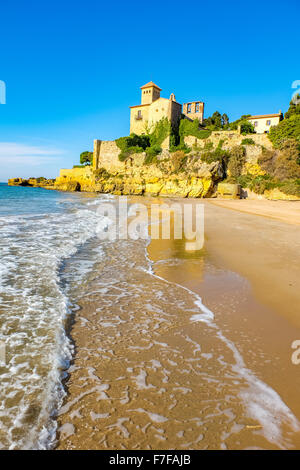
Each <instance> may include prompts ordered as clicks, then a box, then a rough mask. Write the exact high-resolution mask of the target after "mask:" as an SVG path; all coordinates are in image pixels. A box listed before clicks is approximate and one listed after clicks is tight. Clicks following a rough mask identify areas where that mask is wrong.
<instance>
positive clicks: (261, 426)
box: [57, 198, 300, 449]
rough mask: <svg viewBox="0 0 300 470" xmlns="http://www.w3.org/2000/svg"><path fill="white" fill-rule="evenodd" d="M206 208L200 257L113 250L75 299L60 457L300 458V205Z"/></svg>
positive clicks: (173, 244)
mask: <svg viewBox="0 0 300 470" xmlns="http://www.w3.org/2000/svg"><path fill="white" fill-rule="evenodd" d="M136 200H140V201H141V202H143V203H145V201H146V202H147V203H148V204H150V203H151V201H153V200H152V199H151V198H144V199H143V198H133V202H136ZM155 202H158V200H157V199H155ZM161 202H165V203H166V202H167V203H171V202H180V203H187V204H189V203H193V200H182V199H176V198H171V199H168V200H167V201H166V200H163V201H161ZM198 202H199V201H198ZM201 202H202V201H201ZM204 206H205V244H204V248H203V249H202V250H200V251H199V252H198V253H194V254H193V253H188V252H186V250H185V243H184V240H172V239H171V240H151V242H150V245H148V243H145V241H143V240H138V241H132V240H122V241H119V242H118V243H117V242H116V243H102V245H101V248H102V250H103V257H102V259H101V261H100V262H99V263H97V265H95V267H94V269H93V272H92V274H91V275H90V277H89V282H88V285H86V288H85V289H84V293H83V294H82V295H80V293H79V295H77V296H76V298H74V299H73V300H74V303H75V304H76V306H77V307H76V311H75V312H74V323H73V325H72V328H71V330H70V336H71V339H72V341H73V343H74V346H75V355H74V359H73V361H72V364H71V367H70V369H69V371H68V373H69V376H68V378H67V379H66V382H65V386H66V389H67V398H66V399H65V400H64V403H63V406H62V407H61V408H60V409H59V411H58V426H59V433H58V437H59V441H58V444H57V449H89V448H90V449H249V448H261V449H288V448H291V449H292V448H299V444H300V427H299V419H300V406H299V402H298V391H299V386H300V380H299V373H298V368H297V366H296V365H294V364H293V363H292V360H291V356H292V352H293V349H292V348H291V344H292V342H293V341H294V340H297V339H300V325H299V315H298V311H299V310H298V306H299V300H300V289H299V279H300V276H299V274H300V272H299V271H300V268H299V266H300V263H299V261H300V260H299V258H300V250H299V240H300V238H299V235H300V226H299V213H300V204H299V203H298V202H287V201H284V202H272V201H243V200H241V201H228V200H206V201H204ZM94 243H95V246H96V244H97V242H96V241H94ZM95 246H94V248H95ZM77 260H78V262H79V261H80V254H79V255H78V254H77Z"/></svg>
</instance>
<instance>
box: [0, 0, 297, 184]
mask: <svg viewBox="0 0 300 470" xmlns="http://www.w3.org/2000/svg"><path fill="white" fill-rule="evenodd" d="M299 13H300V4H299V1H298V0H294V1H293V0H286V1H285V2H282V1H277V0H273V1H269V0H266V1H260V2H259V1H255V0H254V1H252V2H241V1H224V0H223V1H219V0H217V1H212V2H207V1H205V2H204V1H201V0H197V1H195V0H190V1H187V2H183V1H177V0H173V1H169V0H164V1H157V0H151V2H149V1H146V2H143V1H141V0H140V1H135V0H134V1H129V2H124V1H122V2H120V1H111V2H101V1H94V0H85V1H84V2H78V1H74V0H73V1H66V0H61V1H57V0H52V1H51V2H50V1H45V2H40V1H36V0H33V1H29V0H28V1H26V2H25V1H24V0H22V1H14V0H12V1H10V2H2V5H1V29H0V40H1V54H0V57H1V60H0V80H3V81H4V82H5V83H6V104H0V181H5V180H6V179H7V178H8V177H14V176H21V177H28V176H46V177H55V176H57V174H58V171H59V168H68V167H72V165H73V164H76V163H78V160H79V154H80V153H81V152H82V151H84V150H92V146H93V139H94V138H99V139H104V140H105V139H114V138H116V137H119V136H121V135H128V133H129V109H128V107H129V106H130V105H134V104H138V103H139V102H140V90H139V87H140V86H141V85H143V84H145V83H146V82H148V81H150V80H153V81H154V82H155V83H157V84H158V85H159V86H160V87H161V88H162V89H163V91H162V96H165V97H169V95H170V93H171V92H174V93H175V95H176V99H177V100H178V101H179V102H184V101H188V100H193V99H200V100H203V101H204V102H205V115H206V116H208V115H210V114H211V113H213V112H214V111H215V110H219V111H220V112H221V113H224V112H226V113H227V114H228V115H229V117H230V120H234V119H236V118H238V117H239V116H240V115H241V114H246V113H247V114H248V113H250V114H262V113H272V112H277V111H278V110H279V109H282V110H283V111H285V110H286V109H287V107H288V103H289V101H290V99H291V95H292V92H293V91H294V90H292V88H291V86H292V82H293V81H295V80H299V79H300V70H299V26H298V19H299Z"/></svg>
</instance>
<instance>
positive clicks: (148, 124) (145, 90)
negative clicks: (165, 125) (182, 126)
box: [130, 82, 181, 135]
mask: <svg viewBox="0 0 300 470" xmlns="http://www.w3.org/2000/svg"><path fill="white" fill-rule="evenodd" d="M141 90H142V97H141V104H138V105H137V106H130V134H131V133H134V134H138V135H140V134H149V133H150V132H151V131H152V130H153V127H154V125H155V124H156V123H157V122H158V121H160V120H161V119H162V118H164V117H166V118H168V119H169V121H171V123H172V126H174V127H176V126H178V124H179V121H180V117H181V104H180V103H177V101H176V99H175V95H174V93H172V94H171V96H170V98H169V99H167V98H161V96H160V92H161V88H159V87H158V86H157V85H155V83H153V82H149V83H146V85H144V86H142V87H141Z"/></svg>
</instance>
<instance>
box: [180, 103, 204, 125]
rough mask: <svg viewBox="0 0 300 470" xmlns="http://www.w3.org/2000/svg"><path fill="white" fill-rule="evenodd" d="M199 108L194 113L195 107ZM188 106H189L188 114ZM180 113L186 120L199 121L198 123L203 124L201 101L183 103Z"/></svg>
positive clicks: (202, 105) (202, 104)
mask: <svg viewBox="0 0 300 470" xmlns="http://www.w3.org/2000/svg"><path fill="white" fill-rule="evenodd" d="M197 104H198V106H199V111H198V112H197V111H196V105H197ZM188 106H190V112H188ZM182 113H183V114H184V115H185V116H186V117H187V118H188V119H192V120H194V119H199V121H200V123H201V124H202V122H203V115H204V103H203V102H202V101H191V102H189V103H183V105H182Z"/></svg>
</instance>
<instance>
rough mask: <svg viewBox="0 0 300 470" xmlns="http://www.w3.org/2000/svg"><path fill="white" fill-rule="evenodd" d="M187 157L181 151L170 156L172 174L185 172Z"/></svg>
mask: <svg viewBox="0 0 300 470" xmlns="http://www.w3.org/2000/svg"><path fill="white" fill-rule="evenodd" d="M187 159H188V157H187V155H186V154H185V152H184V151H183V150H177V151H176V152H174V153H172V155H171V164H172V170H173V173H180V172H182V171H184V170H185V165H186V162H187Z"/></svg>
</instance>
